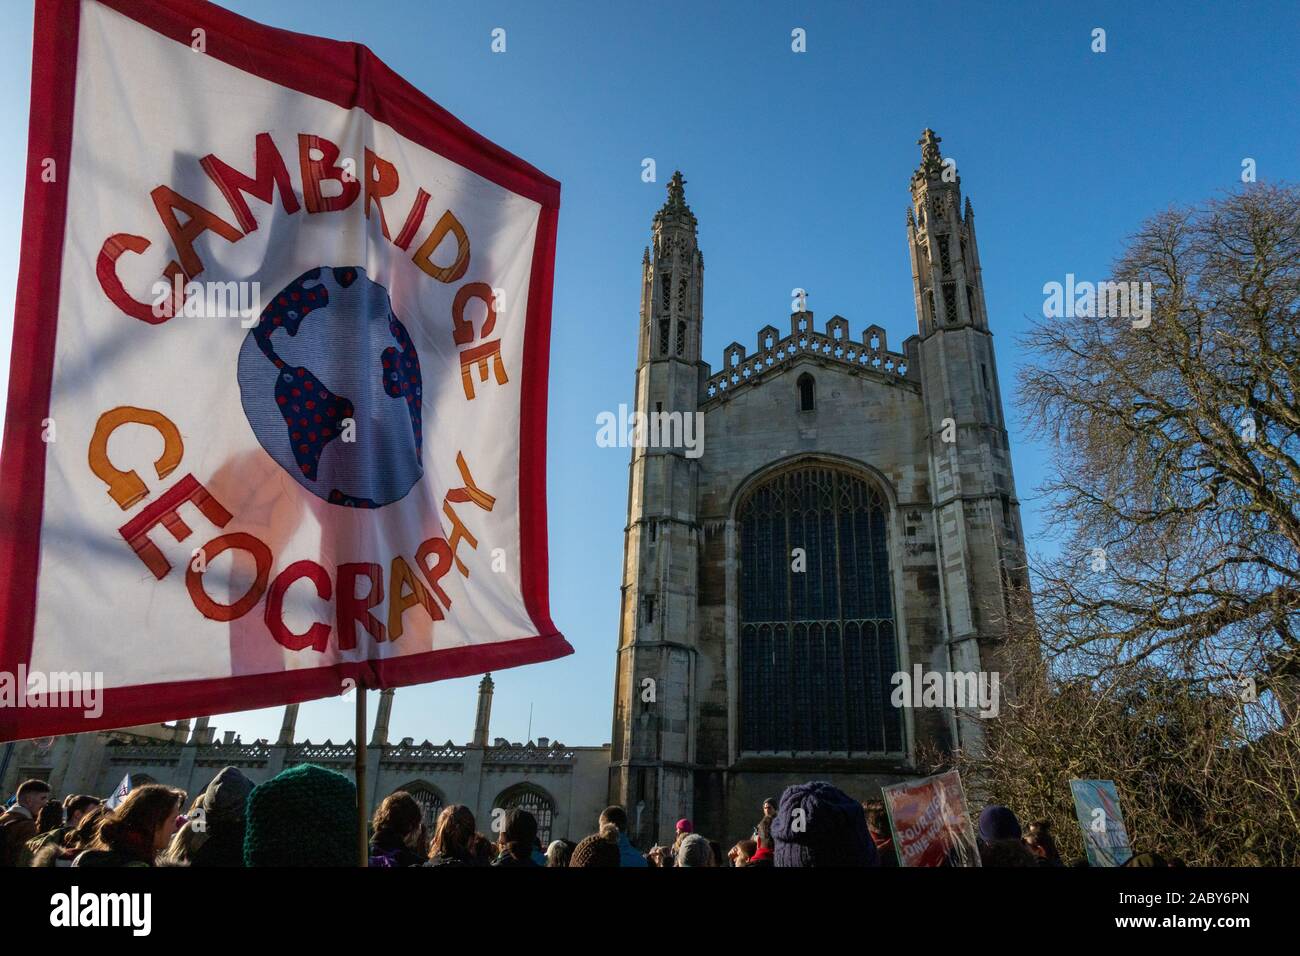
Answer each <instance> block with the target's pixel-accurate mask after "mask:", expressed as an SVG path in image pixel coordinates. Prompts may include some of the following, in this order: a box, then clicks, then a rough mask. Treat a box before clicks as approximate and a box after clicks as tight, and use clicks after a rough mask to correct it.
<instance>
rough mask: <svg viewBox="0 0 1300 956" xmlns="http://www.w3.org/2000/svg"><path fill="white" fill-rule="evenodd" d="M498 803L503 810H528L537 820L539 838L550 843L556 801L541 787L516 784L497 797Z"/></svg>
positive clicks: (543, 843)
mask: <svg viewBox="0 0 1300 956" xmlns="http://www.w3.org/2000/svg"><path fill="white" fill-rule="evenodd" d="M496 805H497V806H498V807H500V808H501V809H502V810H514V809H516V808H518V809H520V810H527V811H528V812H529V813H531V814H532V815H533V817H534V818H535V819H536V820H537V838H538V839H539V840H541V841H542V846H549V845H550V842H551V824H552V823H553V822H554V820H555V801H554V800H552V799H551V797H550V794H548V793H547V792H546V791H545V790H543V789H542V788H541V787H538V786H535V785H534V784H531V783H518V784H515V785H514V786H513V787H511V788H509V789H508V790H506V791H504V792H503V793H502V794H501V795H500V796H499V797H497V802H496Z"/></svg>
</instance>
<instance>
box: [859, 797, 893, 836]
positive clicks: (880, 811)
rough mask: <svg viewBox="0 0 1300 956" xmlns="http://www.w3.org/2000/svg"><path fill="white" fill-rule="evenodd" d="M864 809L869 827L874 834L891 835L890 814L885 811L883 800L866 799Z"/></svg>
mask: <svg viewBox="0 0 1300 956" xmlns="http://www.w3.org/2000/svg"><path fill="white" fill-rule="evenodd" d="M862 811H863V812H864V813H865V814H866V815H867V829H868V830H870V831H871V835H872V836H886V837H887V836H889V814H887V813H886V812H885V802H884V801H883V800H868V801H866V802H865V803H864V804H862Z"/></svg>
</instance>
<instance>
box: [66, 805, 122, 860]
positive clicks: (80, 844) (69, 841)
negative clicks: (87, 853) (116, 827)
mask: <svg viewBox="0 0 1300 956" xmlns="http://www.w3.org/2000/svg"><path fill="white" fill-rule="evenodd" d="M110 812H111V811H110V810H109V809H108V807H106V806H105V805H104V804H102V803H100V802H98V801H96V802H95V805H94V806H93V807H91V808H90V809H89V810H87V811H86V812H85V813H83V814H82V815H81V818H80V819H79V820H78V821H77V825H76V826H75V827H73V828H72V829H71V830H69V831H68V833H67V835H66V836H65V837H64V838H63V845H64V846H66V847H69V848H72V849H81V850H84V849H86V848H87V847H89V846H90V845H91V844H92V843H94V842H95V835H96V834H97V833H98V832H99V824H100V821H102V820H103V818H104V817H105V815H107V814H108V813H110Z"/></svg>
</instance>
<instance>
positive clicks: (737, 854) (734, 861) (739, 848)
mask: <svg viewBox="0 0 1300 956" xmlns="http://www.w3.org/2000/svg"><path fill="white" fill-rule="evenodd" d="M757 852H758V844H757V843H755V842H754V841H753V840H741V841H740V842H739V843H737V844H736V845H735V846H733V847H732V848H731V850H730V852H728V853H727V859H728V860H730V861H731V865H732V866H744V865H745V864H746V863H748V862H749V858H750V857H751V856H753V855H754V854H755V853H757Z"/></svg>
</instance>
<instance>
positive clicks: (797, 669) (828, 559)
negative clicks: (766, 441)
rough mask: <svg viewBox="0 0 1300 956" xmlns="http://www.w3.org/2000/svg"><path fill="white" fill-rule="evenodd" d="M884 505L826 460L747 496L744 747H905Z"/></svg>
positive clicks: (742, 514) (742, 521) (870, 488)
mask: <svg viewBox="0 0 1300 956" xmlns="http://www.w3.org/2000/svg"><path fill="white" fill-rule="evenodd" d="M888 515H889V508H888V505H887V504H886V502H885V500H884V499H883V497H882V496H881V494H880V492H879V490H878V489H877V488H876V487H875V486H874V485H873V484H870V483H868V482H867V481H866V480H865V479H863V478H862V477H859V475H858V474H856V473H854V472H851V471H848V470H847V469H843V468H839V467H835V466H830V465H823V464H817V465H805V466H801V467H797V468H792V469H787V470H785V471H782V472H780V473H778V474H777V475H775V476H774V477H772V478H769V479H768V480H767V481H765V482H763V483H762V484H761V485H759V486H758V487H757V488H755V489H754V490H753V491H751V492H750V493H749V494H748V495H747V496H746V497H745V499H744V501H743V502H742V503H741V505H740V509H739V512H738V515H737V517H738V524H739V530H740V559H741V561H740V748H741V750H743V751H746V752H811V753H828V752H846V751H847V752H852V753H896V752H899V751H901V750H902V749H903V733H902V718H901V714H900V713H899V712H898V710H896V709H895V708H894V707H893V706H891V705H890V703H889V695H890V691H891V689H892V685H891V683H890V677H891V676H892V675H893V674H894V672H895V671H896V670H897V669H898V663H897V635H896V633H895V627H894V605H893V596H892V590H891V580H892V578H891V575H890V568H889V551H888V543H887V534H886V532H887V519H888Z"/></svg>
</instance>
